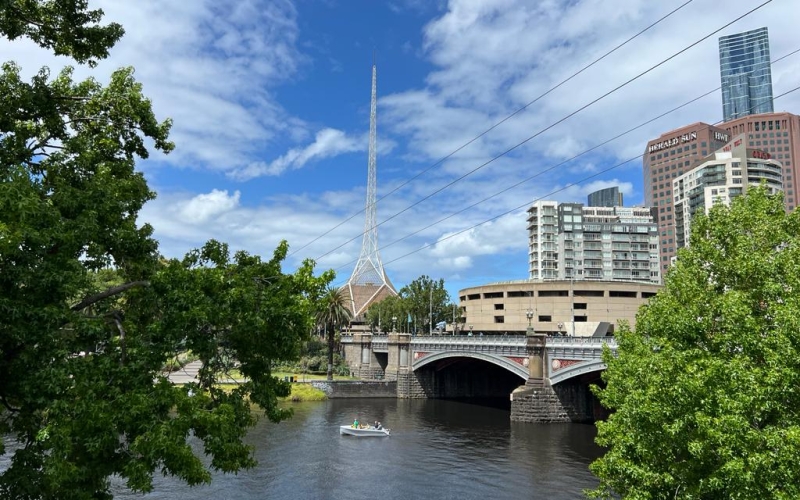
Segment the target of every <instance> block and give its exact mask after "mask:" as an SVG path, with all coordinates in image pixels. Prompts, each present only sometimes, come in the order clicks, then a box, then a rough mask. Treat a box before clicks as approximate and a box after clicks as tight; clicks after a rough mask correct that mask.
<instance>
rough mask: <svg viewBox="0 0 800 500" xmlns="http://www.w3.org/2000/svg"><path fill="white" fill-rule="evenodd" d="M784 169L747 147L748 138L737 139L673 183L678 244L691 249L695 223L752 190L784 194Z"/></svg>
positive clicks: (776, 162)
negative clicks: (762, 186) (760, 188)
mask: <svg viewBox="0 0 800 500" xmlns="http://www.w3.org/2000/svg"><path fill="white" fill-rule="evenodd" d="M781 170H782V166H781V164H780V162H778V161H776V160H773V159H772V158H771V155H770V154H769V153H767V152H765V151H760V150H757V149H750V148H748V147H747V143H746V141H745V137H744V135H740V136H737V137H735V138H734V139H733V140H732V141H731V142H730V143H728V144H727V145H725V146H724V147H723V148H722V149H720V150H719V151H716V152H714V153H713V154H711V155H710V156H709V157H708V158H707V159H706V161H705V162H703V163H701V164H700V165H698V166H697V167H696V168H694V169H692V170H691V171H689V172H687V173H685V174H683V175H681V176H679V177H678V178H677V179H675V180H674V181H673V182H672V185H673V187H672V192H673V194H674V196H675V201H674V206H675V242H676V244H677V246H678V248H681V247H685V246H688V245H689V234H690V232H691V225H692V219H693V218H694V216H695V214H696V213H697V212H698V211H706V212H707V211H708V210H709V209H710V208H711V207H712V206H714V205H716V204H718V203H722V204H724V205H730V202H731V199H733V198H735V197H737V196H740V195H742V194H744V193H745V192H747V188H748V186H758V185H759V184H761V183H762V182H763V183H765V184H766V186H767V188H768V189H769V190H770V192H771V193H777V192H779V191H782V190H783V181H782V179H783V176H782V174H781Z"/></svg>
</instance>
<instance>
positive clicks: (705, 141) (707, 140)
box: [642, 123, 730, 275]
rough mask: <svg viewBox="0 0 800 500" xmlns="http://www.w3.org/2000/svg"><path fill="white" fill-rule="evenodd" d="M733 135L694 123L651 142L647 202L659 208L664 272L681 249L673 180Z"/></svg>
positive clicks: (646, 158) (644, 161) (647, 155)
mask: <svg viewBox="0 0 800 500" xmlns="http://www.w3.org/2000/svg"><path fill="white" fill-rule="evenodd" d="M726 125H727V124H726ZM729 138H730V133H729V132H727V131H726V130H725V129H722V128H718V127H715V126H713V125H709V124H707V123H694V124H692V125H687V126H685V127H681V128H678V129H675V130H672V131H670V132H666V133H664V134H661V136H660V137H659V138H657V139H653V140H652V141H650V142H648V143H647V147H646V148H645V152H644V156H643V157H642V158H643V159H642V174H643V181H644V184H643V185H644V203H645V206H647V207H653V208H655V209H656V211H657V213H656V216H657V217H658V219H657V220H656V222H657V223H658V235H659V245H658V246H659V249H660V252H661V255H660V257H659V260H660V265H661V274H662V275H663V274H664V272H665V271H666V270H667V269H668V268H669V265H670V262H671V260H672V257H674V256H675V252H676V251H677V248H678V247H677V245H676V243H675V218H674V216H675V214H674V212H673V207H672V200H673V194H672V181H674V180H675V179H676V178H677V177H678V176H679V175H682V174H684V173H685V172H688V171H689V170H691V169H692V167H694V166H695V165H697V164H698V163H700V160H702V159H703V158H705V157H706V156H708V155H709V154H710V153H712V152H714V151H716V150H718V149H720V148H721V147H723V146H724V145H725V144H727V143H728V139H729Z"/></svg>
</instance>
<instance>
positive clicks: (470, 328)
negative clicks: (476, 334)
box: [469, 325, 472, 337]
mask: <svg viewBox="0 0 800 500" xmlns="http://www.w3.org/2000/svg"><path fill="white" fill-rule="evenodd" d="M469 336H470V337H472V325H469Z"/></svg>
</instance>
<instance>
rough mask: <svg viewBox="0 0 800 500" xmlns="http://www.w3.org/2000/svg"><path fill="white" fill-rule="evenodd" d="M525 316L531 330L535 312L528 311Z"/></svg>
mask: <svg viewBox="0 0 800 500" xmlns="http://www.w3.org/2000/svg"><path fill="white" fill-rule="evenodd" d="M525 316H526V317H527V318H528V328H530V327H531V320H532V319H533V311H532V310H530V309H528V312H526V313H525Z"/></svg>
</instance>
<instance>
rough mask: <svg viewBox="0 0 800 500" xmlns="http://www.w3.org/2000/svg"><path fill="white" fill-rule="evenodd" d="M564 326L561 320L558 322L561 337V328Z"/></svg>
mask: <svg viewBox="0 0 800 500" xmlns="http://www.w3.org/2000/svg"><path fill="white" fill-rule="evenodd" d="M562 328H564V323H561V322H559V323H558V336H559V337H560V336H561V329H562Z"/></svg>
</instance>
